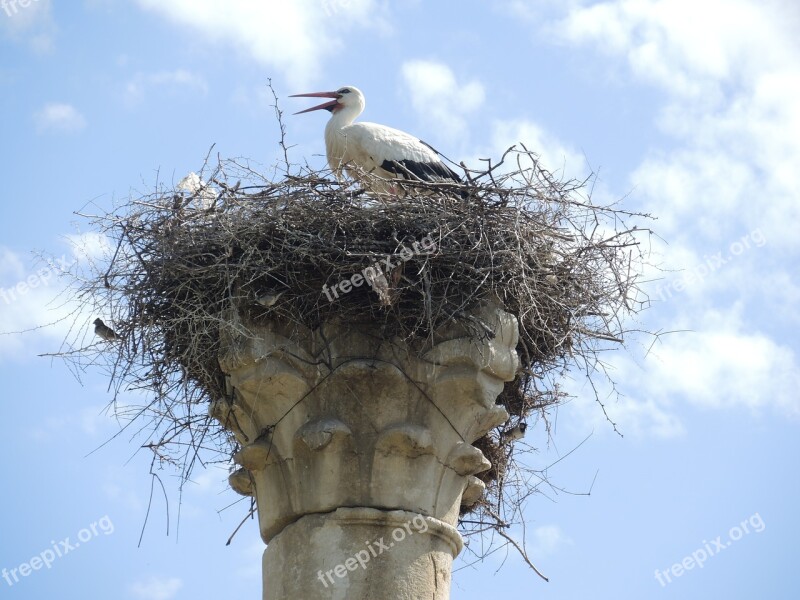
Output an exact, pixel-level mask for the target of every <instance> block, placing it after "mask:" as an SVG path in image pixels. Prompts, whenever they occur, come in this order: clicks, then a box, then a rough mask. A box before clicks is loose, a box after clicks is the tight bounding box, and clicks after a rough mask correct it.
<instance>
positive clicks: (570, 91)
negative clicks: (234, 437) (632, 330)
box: [0, 0, 800, 600]
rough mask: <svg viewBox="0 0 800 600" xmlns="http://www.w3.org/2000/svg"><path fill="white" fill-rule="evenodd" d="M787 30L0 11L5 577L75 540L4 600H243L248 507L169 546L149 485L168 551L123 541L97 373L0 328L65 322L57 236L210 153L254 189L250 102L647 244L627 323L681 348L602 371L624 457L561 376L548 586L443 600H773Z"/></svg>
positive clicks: (355, 11)
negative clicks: (505, 158)
mask: <svg viewBox="0 0 800 600" xmlns="http://www.w3.org/2000/svg"><path fill="white" fill-rule="evenodd" d="M25 4H27V6H25ZM798 30H800V9H799V8H798V7H797V5H796V3H795V2H793V1H791V0H786V1H783V2H782V1H779V0H766V1H764V0H694V1H691V2H690V1H688V0H617V1H604V2H586V1H581V0H563V1H555V0H540V1H533V0H531V1H528V2H525V1H522V0H518V1H513V0H501V1H498V2H494V3H491V4H490V5H489V3H484V2H478V1H472V2H470V1H467V2H458V3H456V2H441V3H433V2H429V3H422V2H419V1H413V0H409V1H407V2H378V1H377V0H323V1H320V2H311V1H300V0H297V1H293V2H289V1H287V0H283V1H281V2H272V1H264V2H255V1H253V2H248V1H245V0H231V1H228V2H212V1H211V0H194V1H190V0H173V1H168V0H159V1H156V0H135V1H134V0H132V1H123V0H85V1H83V2H78V1H76V2H70V3H67V2H51V1H48V0H31V1H30V2H23V0H17V2H16V3H14V2H12V1H11V0H7V1H6V2H5V3H0V90H2V94H0V140H2V142H3V143H2V144H0V173H2V176H3V177H2V182H3V189H4V194H3V196H4V198H3V201H2V204H1V206H2V209H0V210H2V219H0V332H5V333H4V335H0V375H1V376H2V380H3V381H4V392H5V393H4V397H3V406H4V414H5V415H6V418H4V419H3V420H2V422H0V449H2V452H3V455H4V456H5V467H4V485H3V492H4V493H3V494H2V500H0V508H1V509H2V510H0V515H2V516H0V531H1V533H0V536H1V538H2V543H0V569H3V568H5V569H7V570H8V571H10V570H11V569H14V568H16V569H18V571H17V572H18V573H20V572H21V571H19V569H20V565H22V564H23V563H30V564H31V565H33V563H31V562H30V561H31V558H32V557H35V556H39V557H42V556H45V557H47V556H50V555H49V554H48V552H49V551H50V550H52V551H53V553H55V549H56V548H57V549H59V551H62V550H61V549H62V548H63V547H65V546H66V544H65V545H62V544H60V542H62V541H64V539H65V538H67V537H69V538H70V540H71V541H70V544H73V545H74V542H75V541H78V540H79V538H80V539H81V540H85V542H83V543H81V544H80V545H79V546H78V547H76V548H73V549H71V550H70V551H69V552H68V553H67V554H64V555H62V556H60V557H59V556H56V557H55V558H54V559H53V560H52V561H50V562H51V565H50V567H49V568H47V567H46V566H42V565H39V568H38V569H37V570H33V571H31V572H29V573H28V574H27V576H21V575H20V576H18V579H19V580H18V581H15V582H14V580H13V579H11V581H12V582H13V584H12V585H9V584H8V582H7V581H6V580H5V579H0V597H2V598H15V599H33V598H44V597H50V596H55V595H62V594H63V595H66V596H67V597H82V598H98V599H99V598H111V597H113V598H126V599H134V600H135V599H154V600H173V599H175V600H179V599H182V598H196V597H202V598H206V597H208V598H210V597H241V598H256V597H259V596H258V594H259V590H260V585H261V584H260V554H261V551H262V549H263V548H262V545H261V542H260V540H259V538H258V534H257V531H256V528H255V527H254V526H253V525H252V524H248V525H247V526H245V527H244V528H243V529H242V530H241V531H240V532H239V534H238V535H237V537H236V538H235V539H234V541H233V543H232V544H231V545H230V546H228V547H226V546H225V541H226V540H227V538H228V536H229V535H230V533H231V532H232V531H233V529H234V528H235V527H236V525H238V523H239V520H240V519H241V517H242V515H243V511H244V508H243V505H242V504H238V505H236V506H235V507H233V508H231V509H228V510H223V509H224V508H225V507H227V506H228V505H229V504H231V503H232V502H235V501H236V500H237V498H238V496H236V495H235V494H234V493H233V492H231V491H230V490H227V489H226V484H225V479H226V471H225V470H224V469H223V470H220V469H213V468H212V469H209V470H207V471H205V472H197V473H196V477H195V480H194V481H193V482H192V483H191V484H189V485H188V486H187V487H186V488H185V490H184V497H183V504H182V506H181V509H180V527H179V528H176V523H177V521H178V510H177V498H176V496H175V495H174V490H175V487H176V483H177V482H176V478H175V475H174V474H173V473H171V472H169V471H164V472H163V473H162V476H163V478H164V480H165V482H166V483H167V484H168V486H169V487H170V505H169V519H170V521H169V535H168V536H167V535H166V531H167V514H168V511H167V509H166V507H165V505H164V501H163V498H162V497H160V496H159V495H158V494H157V495H156V496H155V500H154V503H153V507H152V510H151V515H150V521H149V524H148V526H147V528H146V531H145V535H144V539H143V542H142V545H141V547H137V543H138V540H139V535H140V531H141V528H142V524H143V522H144V517H145V513H146V510H147V504H148V497H149V493H150V480H149V477H148V476H147V468H148V462H149V458H148V457H147V456H146V455H145V454H143V453H137V452H136V448H137V446H138V444H140V443H141V442H142V440H141V439H131V438H130V436H129V435H128V434H127V433H126V434H123V435H122V436H121V437H119V438H117V439H115V440H114V441H113V442H111V443H110V444H108V445H106V446H105V447H104V448H103V449H101V450H99V451H97V452H94V453H92V451H93V450H95V449H96V448H97V447H98V446H99V445H101V444H102V443H103V442H104V441H106V440H107V439H109V438H110V437H111V436H112V435H114V433H115V432H116V431H117V429H118V428H117V424H116V422H115V421H114V420H113V419H111V418H109V417H108V416H106V415H104V414H103V408H104V406H105V405H106V404H107V403H108V401H109V399H110V395H109V393H108V391H107V389H106V388H107V381H106V380H105V379H104V376H103V374H102V373H101V372H97V371H92V370H88V371H87V372H82V373H80V374H79V375H80V376H79V378H77V379H76V377H74V376H73V374H71V373H70V372H69V371H68V369H67V368H66V367H65V366H64V365H63V364H61V363H59V362H50V361H49V360H47V359H43V358H37V357H36V355H37V354H39V353H42V352H47V351H53V350H56V349H57V348H58V346H59V343H60V342H61V340H62V339H63V338H64V337H65V335H66V334H67V333H68V332H67V330H66V328H65V327H66V326H65V325H64V324H60V325H56V326H53V327H50V328H47V329H43V330H36V331H33V332H28V333H23V334H15V333H9V332H16V331H21V330H26V329H30V328H32V327H35V326H37V325H41V324H45V323H49V322H52V321H54V320H56V319H57V318H58V317H59V316H61V315H63V313H64V310H65V309H64V308H63V307H62V306H61V304H60V303H59V302H58V301H56V302H54V301H53V298H54V296H55V294H56V292H57V291H58V290H60V289H61V288H62V287H63V285H64V283H63V280H61V281H58V280H56V278H54V277H51V275H52V274H53V273H52V271H47V270H45V271H42V269H44V268H45V266H44V265H43V264H42V263H40V262H37V260H36V255H37V253H45V254H48V255H51V256H53V257H56V258H57V259H59V260H58V261H56V263H55V271H57V270H58V269H59V268H60V265H64V264H72V263H73V262H74V261H76V260H77V261H86V260H87V252H86V251H88V255H89V256H93V252H94V251H96V249H97V248H98V247H100V246H102V240H100V239H98V237H97V236H96V235H93V234H92V231H91V229H90V227H89V226H88V224H87V223H86V222H85V221H84V220H82V219H80V218H79V217H77V216H76V215H75V214H74V212H75V211H80V210H84V211H88V212H91V211H92V210H100V208H108V207H110V206H112V204H113V203H114V202H118V201H120V200H121V199H124V198H125V197H127V196H128V195H129V194H130V193H136V192H141V191H147V190H149V189H151V188H152V186H153V184H154V182H155V180H156V178H157V177H158V178H160V179H161V180H167V181H172V182H177V181H179V180H180V179H181V178H182V177H183V176H184V175H186V173H188V172H189V171H190V170H199V168H200V167H201V166H202V161H203V158H204V157H205V155H206V153H207V151H208V149H209V147H210V146H211V145H212V144H216V146H215V148H214V151H215V152H219V154H220V155H221V156H222V157H248V158H250V159H252V160H253V161H256V162H258V163H261V164H263V165H265V166H266V167H268V166H269V165H272V164H273V163H274V162H275V160H276V158H277V150H278V147H277V140H278V132H277V128H276V125H275V122H274V118H273V115H272V109H271V108H270V106H269V105H270V103H271V97H270V95H269V92H268V90H267V89H266V81H267V78H268V77H271V78H272V80H273V83H274V85H275V89H276V91H277V93H278V94H279V96H280V97H281V105H282V106H283V108H284V109H285V110H286V111H287V112H293V111H294V110H299V109H300V108H305V107H306V106H307V105H308V103H306V102H304V101H302V100H292V99H288V98H286V96H288V95H289V94H292V93H298V92H306V91H317V90H327V89H335V88H337V87H339V86H341V85H344V84H350V85H357V86H358V87H359V88H361V89H362V90H363V91H364V92H365V94H366V97H367V109H366V113H365V115H364V118H365V119H367V120H370V121H375V122H378V123H385V124H387V125H391V126H394V127H398V128H401V129H404V130H406V131H410V132H413V133H415V134H417V135H419V136H420V137H422V138H423V139H425V140H426V141H428V142H430V143H431V144H433V145H434V146H436V147H437V148H439V149H440V150H441V151H443V152H444V153H445V154H447V155H448V156H450V157H453V158H455V159H459V160H460V159H463V160H466V161H467V162H470V163H473V164H475V161H477V159H478V158H480V157H487V156H495V157H496V156H498V155H499V153H500V152H501V151H502V150H503V149H504V148H505V147H507V146H508V145H510V144H511V143H514V142H516V141H523V142H525V144H526V145H527V146H528V147H529V148H532V149H534V150H536V151H537V152H540V153H541V155H542V157H543V160H544V161H545V162H546V164H547V165H548V166H550V168H552V169H553V170H556V171H558V172H560V173H562V174H564V175H566V176H585V175H586V174H588V173H590V172H592V171H594V172H595V173H597V174H598V179H597V182H596V186H595V191H594V193H595V198H596V200H597V201H598V202H607V201H613V200H615V199H619V198H623V197H624V206H625V207H626V208H629V209H631V210H642V211H647V212H651V213H652V214H653V215H654V216H656V217H657V218H658V219H657V221H655V222H654V223H653V224H652V227H653V229H654V230H655V231H656V232H657V233H658V234H659V236H660V239H654V241H653V260H654V262H655V263H656V264H658V265H660V269H655V268H652V269H648V272H647V278H648V279H649V280H651V282H650V283H649V284H647V287H646V289H647V291H648V292H649V293H650V296H651V298H652V299H653V303H652V306H651V308H650V309H649V310H647V311H646V312H645V313H643V314H642V315H640V316H639V317H638V319H637V320H636V321H632V322H631V323H630V325H631V327H636V328H640V329H643V330H650V331H663V332H670V331H675V332H678V331H679V332H680V333H669V334H665V335H663V336H661V337H660V338H659V339H658V341H656V342H655V343H653V339H652V338H650V337H647V336H644V335H642V336H638V337H637V336H631V338H630V340H629V344H628V348H627V349H626V350H623V351H620V352H617V353H615V354H614V355H609V356H608V358H607V361H608V365H609V369H610V371H611V374H612V376H613V378H614V380H615V381H616V383H617V389H618V391H619V392H620V396H619V397H615V396H609V397H608V401H607V409H608V411H609V414H610V415H611V418H612V419H613V420H614V421H615V422H617V423H618V427H619V429H620V430H621V432H622V433H623V434H624V437H620V436H618V435H617V434H615V433H614V432H613V430H612V428H611V426H610V425H609V424H608V423H607V422H606V421H605V420H604V418H603V414H602V411H601V409H600V407H599V406H598V405H597V404H596V403H595V402H594V401H593V397H592V394H591V393H590V388H589V387H588V386H587V384H586V382H585V380H584V379H583V378H582V377H581V376H580V375H579V374H577V373H576V374H574V375H573V376H572V377H570V378H569V379H568V380H567V381H566V382H565V385H566V387H567V389H568V390H569V391H571V392H572V393H573V394H574V395H575V399H574V400H573V401H571V402H570V403H568V404H567V405H565V406H563V407H561V408H560V409H559V410H558V412H557V414H556V415H554V416H555V419H554V429H553V437H552V439H549V440H548V438H547V436H546V435H545V432H544V430H543V429H541V428H537V429H535V430H533V431H532V432H529V434H528V436H527V437H526V438H525V444H527V445H528V446H529V448H530V449H531V450H532V452H531V453H530V454H529V455H528V456H527V457H526V460H527V462H528V464H530V465H531V466H532V467H534V468H540V469H541V468H544V467H546V466H548V465H550V464H552V463H555V462H556V461H557V460H558V459H559V458H560V457H562V456H564V455H566V454H567V453H569V452H570V451H571V450H573V449H574V448H575V447H576V446H578V445H579V444H580V442H581V441H582V440H584V439H585V438H586V437H587V436H589V437H588V440H587V441H586V442H585V443H584V444H583V445H582V446H580V448H579V449H577V450H576V451H575V452H573V453H572V454H570V455H569V456H567V457H566V458H564V460H562V461H561V462H559V463H558V464H557V465H555V466H553V467H552V468H550V469H548V475H549V478H550V481H551V483H552V485H553V486H554V487H552V488H547V489H545V488H542V494H539V495H535V496H533V497H532V498H531V499H530V500H529V502H528V504H527V506H526V509H525V513H524V516H525V521H526V524H525V528H524V531H523V528H522V527H517V528H515V530H514V532H513V533H514V535H515V536H517V537H518V538H519V539H522V537H523V535H524V537H525V540H526V541H527V544H528V548H529V553H530V555H531V557H532V559H533V560H534V561H535V562H536V564H537V566H538V567H539V568H540V569H541V570H542V571H543V572H545V573H546V574H547V575H548V576H549V577H550V579H551V581H550V583H545V582H543V581H541V580H539V579H538V578H537V577H536V576H535V575H534V574H533V573H532V572H531V571H529V570H528V569H527V567H526V566H525V565H524V564H523V562H522V561H521V560H520V559H519V558H518V557H517V556H515V554H514V553H513V552H512V551H509V552H507V551H505V550H499V551H497V552H495V553H494V554H492V555H491V556H489V557H488V558H487V559H486V560H485V561H484V562H483V563H481V564H477V565H472V566H468V565H469V563H470V562H471V561H470V560H469V555H468V552H465V553H464V554H463V555H462V558H463V559H466V560H459V561H458V562H457V564H456V568H457V569H459V570H457V571H456V573H455V576H454V581H453V593H452V597H453V598H454V599H457V600H460V599H465V600H470V599H477V598H486V597H500V596H501V595H502V594H511V595H510V596H509V597H522V598H528V597H532V598H552V599H573V598H580V597H587V596H589V595H590V594H591V595H593V596H594V597H600V598H610V597H614V598H635V599H640V598H680V599H682V600H691V599H700V598H708V597H712V596H714V597H720V596H727V597H733V598H744V597H759V598H792V597H797V596H798V594H800V576H798V575H797V570H796V568H795V564H794V558H795V556H794V554H795V553H796V548H797V536H798V534H800V517H798V515H797V510H796V505H797V503H798V495H800V494H799V492H800V489H798V488H800V484H799V483H798V478H797V477H796V474H795V471H796V465H795V462H796V459H797V457H798V450H799V449H800V442H799V441H798V440H800V436H798V432H799V430H800V393H799V392H798V389H800V373H799V372H798V358H797V352H798V348H800V346H799V345H798V342H797V339H796V335H795V331H796V330H797V325H798V322H799V321H800V318H799V317H798V314H800V313H798V311H797V308H796V307H797V306H798V302H800V284H798V281H797V267H796V266H795V265H796V264H797V262H798V260H797V259H798V250H800V236H798V235H797V233H796V224H797V222H798V220H800V219H799V217H800V214H798V213H800V202H798V198H797V190H799V189H800V168H798V165H800V141H799V140H800V102H798V99H800V42H798V41H797V35H796V31H798ZM324 120H325V115H324V114H322V113H314V114H311V115H301V116H297V117H287V120H286V124H287V129H288V138H289V141H290V142H291V143H292V144H295V145H294V147H293V148H292V150H291V153H292V157H293V158H294V159H295V160H297V161H303V160H308V161H309V162H311V163H312V164H316V165H322V164H323V159H322V157H321V155H322V154H323V152H324V144H323V141H322V130H323V127H324ZM95 207H99V208H95ZM76 248H84V249H85V250H86V251H84V252H81V251H79V250H76ZM20 286H21V287H20ZM597 383H598V385H600V388H601V389H600V391H601V394H603V395H604V397H605V394H607V393H609V390H608V385H606V384H605V383H604V382H603V380H602V377H601V376H599V377H598V379H597ZM595 475H596V480H595ZM593 480H595V483H594V486H593V488H592V493H591V495H589V496H587V495H581V493H582V492H586V491H587V490H588V489H589V487H590V486H591V484H592V481H593ZM556 488H560V489H561V490H563V491H557V489H556ZM570 492H572V493H570ZM743 523H746V524H747V525H743ZM745 527H747V530H748V531H747V532H745V531H744V528H745ZM715 540H716V541H717V542H718V543H720V544H723V545H724V551H723V550H716V548H718V547H719V546H718V545H716V544H714V543H713V541H715ZM470 543H472V544H478V540H473V541H472V542H470ZM476 547H477V546H476ZM701 550H703V551H704V552H705V553H706V554H707V555H708V557H707V558H706V559H705V561H704V564H703V567H702V568H699V567H697V566H693V567H692V568H690V569H687V570H685V571H683V572H681V568H678V569H675V568H674V567H673V565H676V564H679V563H681V562H683V561H684V560H687V562H686V564H693V563H692V561H691V560H688V559H687V557H690V558H691V557H692V555H693V553H694V554H695V557H699V558H702V554H700V553H699V552H700V551H701ZM62 552H63V551H62ZM692 560H694V559H692ZM694 564H696V563H694ZM657 571H658V572H659V573H660V576H657V575H656V572H657ZM676 572H681V574H680V575H677V576H676V575H675V573H676ZM663 573H667V574H668V576H669V578H670V579H669V580H667V579H666V576H665V575H663ZM659 577H660V579H661V580H662V582H663V585H662V583H660V582H659ZM520 590H522V591H520Z"/></svg>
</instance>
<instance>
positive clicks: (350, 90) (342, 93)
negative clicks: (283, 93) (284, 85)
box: [291, 85, 366, 115]
mask: <svg viewBox="0 0 800 600" xmlns="http://www.w3.org/2000/svg"><path fill="white" fill-rule="evenodd" d="M291 97H292V98H333V100H330V101H329V102H323V103H322V104H318V105H317V106H312V107H311V108H307V109H305V110H301V111H299V112H296V113H294V114H296V115H299V114H301V113H307V112H311V111H312V110H320V109H323V108H324V109H325V110H327V111H328V112H331V113H336V112H338V111H340V110H342V109H344V108H349V109H351V110H354V111H355V112H356V113H360V112H361V111H362V110H364V105H365V104H366V103H365V102H364V94H362V93H361V90H359V89H358V88H357V87H354V86H352V85H346V86H344V87H340V88H339V89H338V90H336V91H335V92H312V93H310V94H294V95H293V96H291Z"/></svg>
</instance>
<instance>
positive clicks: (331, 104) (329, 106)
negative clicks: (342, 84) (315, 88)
mask: <svg viewBox="0 0 800 600" xmlns="http://www.w3.org/2000/svg"><path fill="white" fill-rule="evenodd" d="M289 97H290V98H335V100H331V101H330V102H323V103H322V104H318V105H317V106H312V107H311V108H307V109H305V110H301V111H298V112H296V113H294V114H296V115H300V114H302V113H307V112H311V111H312V110H320V109H323V108H324V109H325V110H333V108H334V107H335V106H336V105H337V104H339V98H340V96H339V94H337V93H336V92H311V93H309V94H292V95H291V96H289Z"/></svg>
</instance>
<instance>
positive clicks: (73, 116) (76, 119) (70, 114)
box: [33, 102, 86, 133]
mask: <svg viewBox="0 0 800 600" xmlns="http://www.w3.org/2000/svg"><path fill="white" fill-rule="evenodd" d="M33 118H34V121H35V122H36V131H37V132H39V133H45V132H48V131H52V132H61V133H73V132H76V131H80V130H81V129H83V128H84V127H86V119H85V118H84V117H83V115H82V114H81V113H79V112H78V110H77V109H76V108H75V107H74V106H72V105H71V104H62V103H59V102H52V103H50V104H45V105H44V107H42V108H41V109H40V110H38V111H36V113H35V114H34V115H33Z"/></svg>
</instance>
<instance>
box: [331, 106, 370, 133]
mask: <svg viewBox="0 0 800 600" xmlns="http://www.w3.org/2000/svg"><path fill="white" fill-rule="evenodd" d="M363 110H364V107H363V106H357V105H354V106H344V107H342V108H340V109H338V110H336V111H334V112H333V114H331V118H330V120H329V121H328V125H327V126H326V129H329V130H331V129H333V130H336V129H341V128H342V127H347V126H348V125H350V124H351V123H352V122H353V121H355V120H356V117H358V115H360V114H361V111H363Z"/></svg>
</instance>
